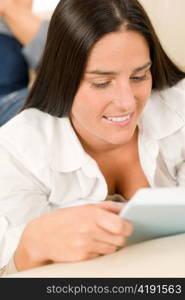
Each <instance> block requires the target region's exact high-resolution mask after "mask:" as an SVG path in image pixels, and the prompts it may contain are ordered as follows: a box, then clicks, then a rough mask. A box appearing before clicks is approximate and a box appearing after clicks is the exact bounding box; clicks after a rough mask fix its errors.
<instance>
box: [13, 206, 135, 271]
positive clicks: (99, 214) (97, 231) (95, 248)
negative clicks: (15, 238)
mask: <svg viewBox="0 0 185 300" xmlns="http://www.w3.org/2000/svg"><path fill="white" fill-rule="evenodd" d="M122 207H123V205H122V204H120V203H115V202H111V201H105V202H102V203H100V204H88V205H83V206H78V207H70V208H62V209H59V210H56V211H53V212H50V213H48V214H45V215H43V216H41V217H39V218H36V219H34V220H33V221H31V222H30V223H29V224H28V225H27V227H26V229H25V231H24V232H23V235H22V238H21V240H20V243H19V246H18V248H17V250H16V252H15V264H16V266H17V269H18V270H25V269H29V268H33V267H37V266H41V265H44V264H46V263H48V262H72V261H82V260H87V259H91V258H94V257H97V256H100V255H103V254H110V253H113V252H115V251H116V250H117V248H118V247H120V246H123V245H124V244H125V242H126V238H127V237H128V236H129V235H130V234H131V233H132V226H131V224H130V223H129V222H127V221H125V220H123V219H122V218H121V217H119V216H118V213H119V212H120V210H121V208H122Z"/></svg>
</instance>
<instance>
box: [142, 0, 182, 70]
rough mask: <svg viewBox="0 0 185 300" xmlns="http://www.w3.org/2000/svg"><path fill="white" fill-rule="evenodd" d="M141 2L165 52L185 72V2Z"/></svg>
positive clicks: (146, 0) (162, 0) (168, 0)
mask: <svg viewBox="0 0 185 300" xmlns="http://www.w3.org/2000/svg"><path fill="white" fill-rule="evenodd" d="M139 1H140V2H141V3H142V4H143V6H144V7H145V9H146V11H147V12H148V15H149V16H150V19H151V21H152V23H153V25H154V27H155V30H156V32H157V34H158V36H159V38H160V40H161V43H162V45H163V47H164V49H165V51H166V52H167V53H168V55H169V56H170V57H171V58H172V60H173V61H174V62H175V63H177V65H179V66H180V67H181V68H182V69H183V70H185V17H184V12H185V1H184V0H176V1H173V0H139Z"/></svg>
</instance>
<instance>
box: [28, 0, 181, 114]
mask: <svg viewBox="0 0 185 300" xmlns="http://www.w3.org/2000/svg"><path fill="white" fill-rule="evenodd" d="M120 27H124V28H125V29H126V30H134V31H137V32H138V33H140V34H141V35H143V36H144V38H145V39H146V41H147V43H148V45H149V49H150V56H151V60H152V68H151V72H152V77H153V89H158V90H160V89H163V88H164V87H167V86H173V85H175V84H176V83H177V82H178V81H179V80H181V79H182V78H184V77H185V73H184V72H183V71H181V70H180V69H178V67H177V66H175V64H174V63H173V62H172V61H171V60H170V58H169V57H168V56H167V55H166V53H165V52H164V50H163V48H162V46H161V44H160V41H159V39H158V37H157V35H156V34H155V31H154V29H153V26H152V24H151V22H150V20H149V18H148V16H147V14H146V12H145V10H144V9H143V7H142V6H141V4H140V3H139V2H138V1H137V0H61V1H60V2H59V4H58V5H57V7H56V9H55V11H54V13H53V16H52V18H51V21H50V26H49V31H48V37H47V42H46V46H45V50H44V54H43V58H42V61H41V64H40V67H39V69H38V74H37V78H36V80H35V82H34V84H33V87H32V89H31V91H30V94H29V96H28V99H27V101H26V103H25V105H24V107H23V109H25V108H30V107H35V108H37V109H39V110H41V111H44V112H47V113H49V114H51V115H53V116H57V117H64V116H69V114H70V111H71V107H72V104H73V99H74V96H75V94H76V92H77V89H78V87H79V85H80V82H81V80H82V77H83V74H84V70H85V67H86V63H87V59H88V55H89V52H90V50H91V48H92V47H93V46H94V44H95V43H96V42H97V41H98V40H100V39H101V38H102V37H103V36H104V35H105V34H108V33H111V32H116V31H118V30H119V29H120Z"/></svg>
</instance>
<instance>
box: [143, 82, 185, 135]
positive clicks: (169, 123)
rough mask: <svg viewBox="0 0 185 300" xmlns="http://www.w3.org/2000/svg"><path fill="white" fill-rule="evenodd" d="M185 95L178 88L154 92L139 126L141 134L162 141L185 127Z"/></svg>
mask: <svg viewBox="0 0 185 300" xmlns="http://www.w3.org/2000/svg"><path fill="white" fill-rule="evenodd" d="M183 115H184V116H185V93H182V91H180V89H179V88H178V86H175V87H172V88H168V89H165V90H163V91H155V92H152V95H151V97H150V98H149V100H148V102H147V103H146V106H145V108H144V110H143V113H142V115H141V118H140V120H139V123H138V126H139V131H140V133H141V134H143V135H145V136H147V137H150V138H154V139H162V138H165V137H167V136H169V135H172V134H173V133H175V132H176V131H178V130H180V129H181V128H182V127H183V126H184V125H185V120H184V118H183Z"/></svg>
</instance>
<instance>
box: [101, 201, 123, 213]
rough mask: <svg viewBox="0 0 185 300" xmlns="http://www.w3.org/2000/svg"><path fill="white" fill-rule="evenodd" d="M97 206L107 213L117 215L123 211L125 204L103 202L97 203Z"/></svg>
mask: <svg viewBox="0 0 185 300" xmlns="http://www.w3.org/2000/svg"><path fill="white" fill-rule="evenodd" d="M98 205H99V206H101V207H103V208H104V209H106V210H108V211H111V212H113V213H116V214H119V213H120V211H121V210H122V209H123V207H124V205H125V203H121V202H114V201H103V202H101V203H98Z"/></svg>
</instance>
